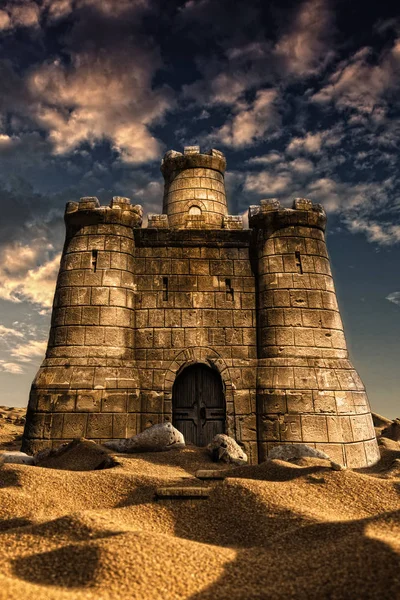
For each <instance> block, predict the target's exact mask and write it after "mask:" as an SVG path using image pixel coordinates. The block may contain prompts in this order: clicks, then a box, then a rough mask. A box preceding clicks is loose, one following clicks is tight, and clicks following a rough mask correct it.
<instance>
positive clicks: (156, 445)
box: [103, 423, 185, 452]
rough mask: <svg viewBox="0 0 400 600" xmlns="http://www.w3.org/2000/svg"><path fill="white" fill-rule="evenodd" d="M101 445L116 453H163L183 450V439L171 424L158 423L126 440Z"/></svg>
mask: <svg viewBox="0 0 400 600" xmlns="http://www.w3.org/2000/svg"><path fill="white" fill-rule="evenodd" d="M103 445H104V446H107V448H112V449H113V450H117V452H163V451H165V450H172V449H173V448H184V446H185V438H184V437H183V435H182V433H181V432H180V431H178V430H177V429H175V427H173V425H172V423H160V424H158V425H152V426H151V427H149V428H148V429H145V430H144V431H142V432H141V433H138V434H137V435H134V436H133V437H131V438H128V439H126V440H112V441H110V442H104V444H103Z"/></svg>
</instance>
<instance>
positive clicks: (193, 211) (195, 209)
mask: <svg viewBox="0 0 400 600" xmlns="http://www.w3.org/2000/svg"><path fill="white" fill-rule="evenodd" d="M189 215H201V208H200V206H196V205H194V206H191V207H190V208H189Z"/></svg>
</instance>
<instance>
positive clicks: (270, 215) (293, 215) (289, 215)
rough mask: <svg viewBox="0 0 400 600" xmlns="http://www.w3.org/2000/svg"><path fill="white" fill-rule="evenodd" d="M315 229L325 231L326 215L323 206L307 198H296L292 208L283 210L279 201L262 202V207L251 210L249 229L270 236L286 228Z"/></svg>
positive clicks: (268, 200)
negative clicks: (260, 231)
mask: <svg viewBox="0 0 400 600" xmlns="http://www.w3.org/2000/svg"><path fill="white" fill-rule="evenodd" d="M293 226H294V227H315V228H317V229H320V230H321V231H325V227H326V213H325V210H324V208H323V207H322V206H321V204H313V203H312V202H311V200H307V199H305V198H295V199H294V201H293V206H292V208H283V207H281V205H280V202H279V200H276V199H275V198H270V199H267V200H261V202H260V205H258V206H250V208H249V227H250V228H254V229H256V230H262V231H264V233H265V235H270V234H271V233H272V232H273V231H276V230H277V229H282V228H286V227H293Z"/></svg>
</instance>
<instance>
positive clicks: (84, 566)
mask: <svg viewBox="0 0 400 600" xmlns="http://www.w3.org/2000/svg"><path fill="white" fill-rule="evenodd" d="M99 559H100V551H99V549H98V548H96V547H94V546H87V545H82V546H80V545H77V544H71V545H69V546H65V547H63V548H59V549H57V550H51V551H50V552H43V553H41V554H33V555H29V556H24V557H22V558H16V559H15V560H14V561H13V563H12V568H13V572H14V574H15V575H16V576H17V577H18V578H19V579H23V580H24V581H28V582H29V583H35V584H38V585H49V586H57V587H65V588H77V587H88V586H90V585H91V584H92V583H93V579H94V574H95V572H96V569H97V567H98V564H99Z"/></svg>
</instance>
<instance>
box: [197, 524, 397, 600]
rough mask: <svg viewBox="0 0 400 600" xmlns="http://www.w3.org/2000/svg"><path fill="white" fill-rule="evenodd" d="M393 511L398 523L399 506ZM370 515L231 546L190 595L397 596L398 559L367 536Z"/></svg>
mask: <svg viewBox="0 0 400 600" xmlns="http://www.w3.org/2000/svg"><path fill="white" fill-rule="evenodd" d="M393 515H394V517H395V518H396V520H397V521H398V524H400V523H399V517H400V512H397V513H393ZM373 520H374V518H371V519H364V520H359V521H350V522H347V523H318V524H313V525H309V526H306V527H303V528H301V529H298V530H297V531H295V532H289V533H286V534H285V535H283V536H281V537H279V536H277V537H276V538H274V539H271V540H270V543H269V545H268V547H265V548H259V547H257V548H249V549H237V558H236V560H235V561H233V562H231V563H229V564H227V565H226V566H225V568H224V572H223V574H222V576H221V577H220V578H219V579H218V580H217V581H215V583H213V584H212V585H210V586H209V587H207V588H206V589H203V590H202V591H200V592H198V593H196V594H194V595H192V596H191V597H190V600H222V599H224V600H226V599H228V598H229V600H241V599H242V598H246V599H260V600H261V599H262V600H287V598H296V600H321V599H325V598H326V599H328V598H335V600H354V599H355V598H362V599H363V600H375V599H376V598H382V599H387V600H392V599H394V598H399V597H400V578H399V566H400V559H399V556H398V554H397V553H396V552H395V551H394V550H392V548H391V547H390V546H389V545H388V544H387V543H386V542H384V541H381V540H379V539H376V538H372V537H369V536H368V533H367V531H366V528H367V525H368V523H369V522H372V521H373Z"/></svg>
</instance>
